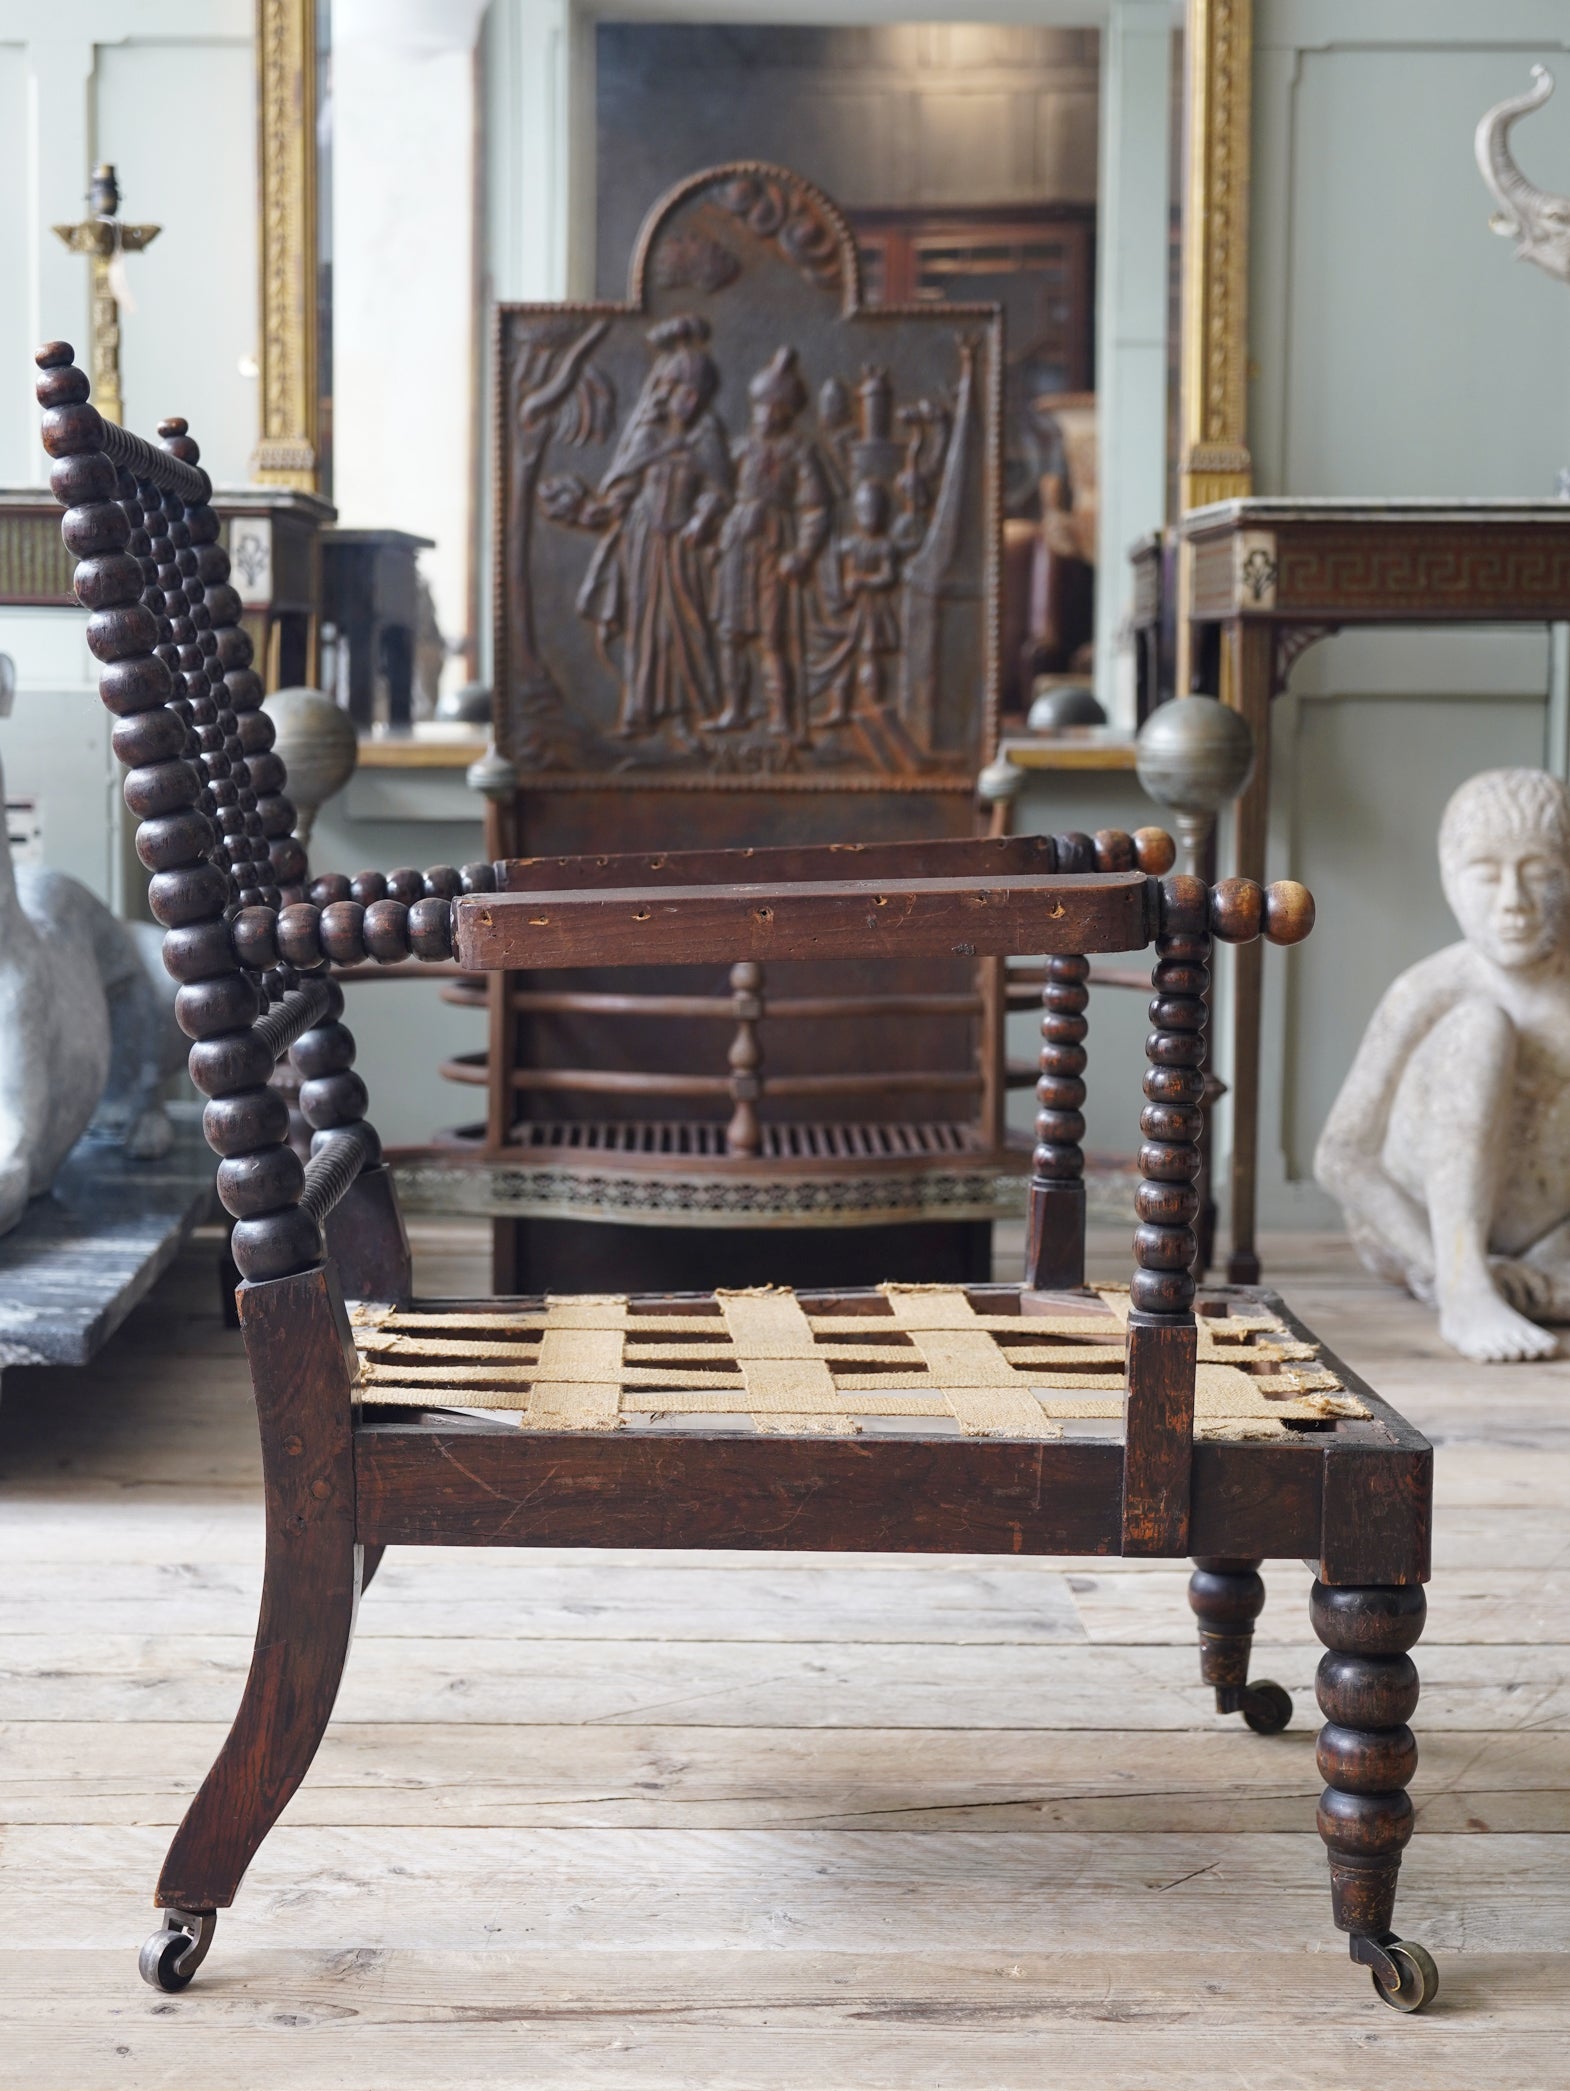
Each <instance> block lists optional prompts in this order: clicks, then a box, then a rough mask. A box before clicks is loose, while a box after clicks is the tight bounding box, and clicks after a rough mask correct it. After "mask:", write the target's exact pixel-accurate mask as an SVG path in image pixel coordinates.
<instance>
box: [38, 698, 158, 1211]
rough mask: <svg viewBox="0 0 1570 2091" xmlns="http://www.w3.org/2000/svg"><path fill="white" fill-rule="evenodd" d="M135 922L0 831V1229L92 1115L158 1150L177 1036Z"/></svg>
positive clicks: (140, 1155) (142, 1148)
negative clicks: (18, 856) (28, 857)
mask: <svg viewBox="0 0 1570 2091" xmlns="http://www.w3.org/2000/svg"><path fill="white" fill-rule="evenodd" d="M4 665H6V664H4V663H3V661H0V666H4ZM0 697H3V693H0ZM4 708H5V707H4V704H3V702H0V712H3V711H4ZM4 797H5V780H4V776H3V775H0V803H3V802H4ZM143 926H144V925H141V924H131V923H125V922H120V921H117V920H116V918H115V917H114V916H113V915H112V914H111V913H110V912H109V910H108V909H107V908H106V907H105V906H104V904H103V902H102V901H101V900H99V899H98V898H97V897H96V896H95V895H94V894H92V893H89V892H88V890H87V888H86V887H85V886H83V885H81V884H79V883H78V881H77V880H75V879H73V878H68V877H67V876H66V875H65V874H64V873H63V872H59V871H44V870H42V869H40V868H39V867H38V866H36V865H21V866H13V864H12V862H11V851H10V846H9V844H8V842H7V840H6V835H5V830H4V829H3V828H0V1234H6V1233H8V1232H9V1231H10V1230H11V1228H13V1227H14V1226H15V1225H16V1223H17V1222H18V1220H20V1219H21V1217H22V1215H23V1213H24V1212H25V1211H26V1210H27V1202H28V1200H29V1199H30V1198H36V1197H39V1196H41V1195H42V1193H43V1192H45V1191H47V1190H48V1189H49V1186H50V1185H51V1184H52V1183H53V1182H54V1179H55V1172H56V1171H57V1170H58V1169H59V1167H60V1164H61V1163H62V1162H63V1161H64V1160H65V1158H66V1156H67V1155H68V1154H69V1153H70V1151H71V1149H72V1148H73V1147H74V1146H75V1145H76V1142H77V1141H78V1140H79V1139H80V1138H81V1136H82V1134H83V1133H84V1132H86V1131H87V1128H88V1126H89V1124H91V1123H93V1122H94V1120H95V1119H96V1122H97V1124H98V1126H99V1128H100V1130H102V1131H104V1132H106V1133H112V1134H114V1135H116V1136H118V1137H119V1138H120V1139H121V1140H122V1141H123V1143H124V1145H125V1148H126V1151H127V1153H129V1154H131V1155H133V1156H135V1157H136V1158H137V1159H139V1160H156V1159H157V1157H158V1156H160V1155H162V1154H165V1153H167V1151H168V1148H169V1143H170V1141H171V1140H172V1138H173V1136H174V1135H173V1128H172V1127H171V1125H170V1123H169V1118H168V1115H167V1113H166V1112H165V1110H164V1107H163V1103H162V1089H163V1084H164V1081H165V1080H166V1078H167V1077H168V1076H169V1075H170V1074H171V1073H173V1071H174V1070H175V1069H176V1068H177V1067H181V1066H183V1065H184V1063H185V1055H186V1051H187V1046H188V1042H187V1040H186V1039H185V1037H184V1035H183V1034H182V1033H181V1031H180V1030H179V1028H178V1026H177V1025H176V1023H175V1021H174V983H173V981H172V980H170V978H169V976H168V975H167V974H166V973H165V972H164V970H163V966H162V963H161V961H160V959H159V956H158V953H159V947H160V945H161V943H162V933H161V932H160V931H159V930H157V929H156V928H154V927H153V925H152V924H151V923H149V924H146V925H145V928H146V932H147V937H148V939H150V940H151V948H149V946H148V944H147V943H139V942H138V940H137V939H136V937H135V936H134V934H133V932H134V931H135V930H136V929H139V928H141V927H143ZM154 966H156V968H157V973H156V978H155V977H154V975H153V972H152V967H154Z"/></svg>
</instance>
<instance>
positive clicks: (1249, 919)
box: [1169, 879, 1314, 944]
mask: <svg viewBox="0 0 1570 2091" xmlns="http://www.w3.org/2000/svg"><path fill="white" fill-rule="evenodd" d="M1169 883H1170V882H1169ZM1209 913H1210V925H1209V926H1210V934H1211V935H1212V936H1213V937H1216V938H1218V939H1219V940H1220V942H1222V943H1223V944H1251V943H1253V941H1254V939H1255V938H1256V937H1259V936H1263V937H1264V939H1265V940H1266V942H1267V943H1270V944H1301V943H1302V941H1303V939H1304V938H1305V937H1306V936H1307V935H1308V933H1309V931H1310V930H1311V929H1312V928H1313V926H1314V896H1313V894H1312V893H1310V892H1309V890H1308V888H1307V887H1306V886H1300V885H1299V884H1298V883H1297V881H1296V879H1278V880H1277V881H1276V883H1275V884H1274V885H1273V886H1270V887H1262V886H1256V885H1255V883H1254V881H1253V880H1252V879H1223V880H1222V881H1221V883H1220V884H1219V885H1218V886H1214V887H1212V889H1211V893H1210V910H1209Z"/></svg>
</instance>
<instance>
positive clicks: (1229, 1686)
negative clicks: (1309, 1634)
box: [1188, 1556, 1292, 1735]
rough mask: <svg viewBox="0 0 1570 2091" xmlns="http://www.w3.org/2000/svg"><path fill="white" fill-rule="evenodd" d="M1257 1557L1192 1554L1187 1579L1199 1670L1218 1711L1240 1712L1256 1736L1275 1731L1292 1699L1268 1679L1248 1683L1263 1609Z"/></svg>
mask: <svg viewBox="0 0 1570 2091" xmlns="http://www.w3.org/2000/svg"><path fill="white" fill-rule="evenodd" d="M1258 1570H1259V1562H1258V1561H1257V1560H1248V1561H1239V1560H1223V1559H1220V1558H1215V1557H1210V1556H1207V1557H1206V1558H1204V1559H1198V1558H1196V1560H1195V1562H1194V1573H1193V1574H1192V1575H1191V1576H1190V1577H1189V1579H1188V1602H1189V1609H1190V1610H1191V1611H1192V1612H1193V1614H1194V1616H1195V1618H1196V1619H1198V1621H1199V1674H1200V1676H1201V1677H1202V1678H1203V1679H1204V1681H1205V1683H1206V1684H1208V1685H1213V1686H1214V1687H1215V1694H1216V1712H1217V1713H1240V1714H1241V1715H1242V1716H1243V1718H1244V1720H1245V1721H1247V1723H1248V1725H1249V1727H1250V1728H1252V1729H1253V1731H1254V1733H1255V1734H1256V1735H1279V1734H1280V1733H1281V1730H1282V1729H1283V1728H1284V1727H1285V1726H1286V1725H1287V1723H1288V1721H1290V1720H1291V1718H1292V1697H1291V1694H1290V1693H1289V1692H1286V1691H1283V1690H1282V1688H1281V1686H1280V1685H1278V1684H1273V1683H1272V1682H1271V1681H1270V1679H1269V1678H1267V1677H1261V1678H1260V1679H1258V1680H1257V1682H1255V1683H1253V1684H1250V1683H1249V1681H1248V1660H1249V1654H1250V1652H1251V1650H1252V1648H1253V1645H1254V1621H1255V1620H1256V1619H1257V1618H1258V1617H1259V1615H1260V1613H1261V1612H1262V1611H1263V1610H1264V1607H1265V1586H1264V1583H1263V1582H1262V1581H1261V1579H1260V1576H1259V1573H1258Z"/></svg>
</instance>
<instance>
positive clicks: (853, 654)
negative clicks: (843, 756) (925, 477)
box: [819, 479, 900, 726]
mask: <svg viewBox="0 0 1570 2091" xmlns="http://www.w3.org/2000/svg"><path fill="white" fill-rule="evenodd" d="M851 514H852V516H853V517H854V519H855V528H854V529H853V530H852V531H850V532H849V533H848V534H847V535H846V536H845V537H843V538H842V539H841V540H840V542H839V545H838V547H837V549H836V553H835V558H834V563H833V567H834V570H833V573H832V576H831V582H832V589H831V593H832V595H833V597H834V598H835V599H836V602H837V606H838V609H839V617H838V619H837V620H836V622H837V625H838V636H837V637H836V639H835V642H834V644H833V646H832V647H831V648H830V649H829V651H828V653H827V654H826V655H825V657H824V659H823V661H822V664H821V667H820V670H819V675H820V681H821V684H822V686H823V687H824V688H826V689H827V690H828V691H829V693H830V703H829V709H828V711H827V712H826V714H825V715H824V720H823V723H824V725H826V726H844V725H846V724H847V723H848V721H849V719H850V716H851V712H852V710H853V709H854V710H856V711H861V712H875V711H878V710H880V709H881V708H882V705H883V703H884V699H885V695H886V692H887V672H886V671H887V667H888V664H890V663H891V662H896V661H897V660H898V659H899V651H900V623H899V609H898V606H897V603H896V601H895V596H896V591H897V590H898V588H899V580H900V556H899V548H898V546H897V545H896V544H895V542H894V539H893V538H892V536H891V535H890V532H889V520H890V503H889V496H888V490H887V489H886V488H885V487H884V486H882V485H881V484H880V483H879V481H877V480H876V479H860V480H858V481H857V482H856V487H855V491H854V492H853V494H852V495H851Z"/></svg>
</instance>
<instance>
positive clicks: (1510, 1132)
mask: <svg viewBox="0 0 1570 2091" xmlns="http://www.w3.org/2000/svg"><path fill="white" fill-rule="evenodd" d="M1439 863H1440V872H1441V876H1442V878H1443V881H1444V889H1445V898H1446V899H1447V900H1448V901H1449V903H1450V907H1451V910H1452V912H1453V913H1454V915H1455V917H1456V920H1457V921H1458V922H1459V923H1460V925H1461V928H1462V931H1463V933H1464V936H1465V941H1464V942H1463V943H1460V944H1452V945H1450V946H1448V947H1447V948H1446V949H1445V950H1443V951H1439V952H1436V953H1435V954H1434V956H1433V957H1432V958H1427V959H1424V960H1423V961H1422V963H1421V964H1420V965H1416V966H1413V967H1412V968H1411V969H1410V970H1409V971H1408V972H1405V973H1403V974H1402V975H1401V977H1400V978H1399V979H1398V980H1397V981H1396V982H1395V984H1394V985H1393V986H1392V987H1391V988H1390V990H1389V992H1388V993H1387V994H1386V995H1385V997H1384V1000H1383V1001H1382V1002H1381V1003H1380V1005H1379V1007H1378V1009H1377V1010H1376V1011H1375V1012H1374V1016H1373V1020H1372V1022H1371V1023H1370V1024H1369V1027H1368V1031H1367V1033H1366V1035H1365V1037H1364V1039H1363V1043H1362V1045H1361V1046H1360V1048H1359V1050H1358V1055H1357V1058H1356V1060H1355V1061H1354V1062H1353V1065H1352V1071H1351V1073H1350V1074H1349V1075H1348V1076H1347V1079H1346V1082H1345V1084H1344V1086H1343V1088H1342V1091H1341V1094H1340V1096H1339V1097H1338V1098H1337V1099H1336V1104H1335V1108H1334V1109H1333V1110H1332V1112H1331V1114H1330V1117H1329V1119H1328V1120H1327V1122H1326V1125H1325V1130H1324V1134H1323V1136H1322V1138H1321V1140H1320V1143H1319V1150H1318V1153H1317V1155H1316V1156H1315V1163H1314V1166H1315V1173H1316V1174H1317V1175H1318V1177H1319V1180H1320V1182H1321V1183H1322V1184H1323V1185H1324V1186H1325V1188H1326V1189H1327V1190H1329V1191H1331V1192H1333V1193H1334V1195H1335V1196H1336V1197H1337V1198H1338V1199H1339V1200H1340V1201H1341V1204H1342V1206H1343V1207H1344V1209H1345V1212H1346V1219H1347V1227H1348V1231H1349V1232H1350V1234H1351V1237H1352V1241H1353V1244H1354V1246H1355V1247H1356V1249H1357V1251H1358V1254H1359V1255H1360V1256H1361V1257H1362V1259H1363V1261H1364V1263H1366V1264H1367V1265H1368V1267H1369V1268H1370V1269H1371V1270H1372V1271H1374V1272H1376V1273H1377V1274H1378V1275H1379V1276H1380V1277H1383V1278H1387V1279H1390V1280H1392V1281H1393V1282H1394V1283H1397V1284H1400V1285H1404V1286H1406V1287H1407V1289H1408V1290H1409V1291H1411V1292H1412V1293H1414V1294H1415V1295H1416V1296H1417V1297H1418V1298H1419V1299H1421V1300H1425V1301H1428V1302H1429V1303H1431V1304H1433V1305H1436V1306H1437V1307H1438V1309H1439V1332H1440V1334H1441V1336H1442V1337H1443V1338H1444V1340H1445V1341H1446V1342H1447V1343H1448V1344H1450V1345H1451V1346H1452V1347H1453V1348H1454V1349H1456V1350H1458V1351H1461V1352H1462V1353H1463V1354H1464V1355H1465V1356H1467V1357H1470V1358H1477V1359H1480V1360H1504V1359H1512V1358H1542V1357H1549V1356H1551V1355H1552V1354H1553V1353H1554V1351H1555V1349H1556V1347H1557V1346H1556V1343H1555V1339H1554V1337H1553V1336H1552V1335H1550V1334H1549V1333H1548V1332H1547V1331H1546V1330H1544V1329H1543V1328H1541V1327H1538V1326H1537V1324H1538V1323H1539V1322H1565V1321H1570V792H1567V791H1566V788H1565V786H1564V785H1563V784H1561V783H1559V782H1558V781H1557V779H1555V778H1553V777H1550V776H1548V775H1546V774H1545V773H1544V772H1543V771H1541V770H1524V769H1522V770H1485V771H1483V772H1482V774H1481V775H1479V776H1476V777H1473V778H1472V779H1471V780H1470V782H1468V783H1466V784H1464V785H1462V787H1461V789H1460V790H1459V791H1458V792H1456V794H1455V796H1454V797H1453V798H1452V799H1451V801H1450V804H1449V805H1448V806H1447V807H1446V809H1445V815H1444V819H1443V822H1442V823H1441V826H1440V830H1439Z"/></svg>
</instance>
